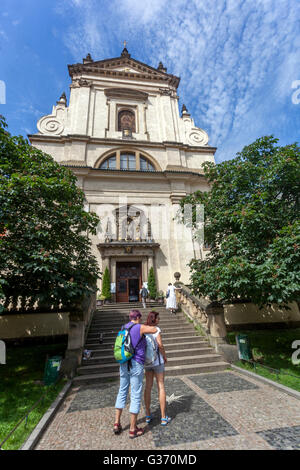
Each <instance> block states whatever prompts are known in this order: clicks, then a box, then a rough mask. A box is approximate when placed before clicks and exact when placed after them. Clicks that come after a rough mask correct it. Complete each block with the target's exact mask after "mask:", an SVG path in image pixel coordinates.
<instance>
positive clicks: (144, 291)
mask: <svg viewBox="0 0 300 470" xmlns="http://www.w3.org/2000/svg"><path fill="white" fill-rule="evenodd" d="M140 295H141V298H142V302H143V308H146V299H147V297H148V289H147V287H146V286H145V284H143V287H142V288H141V290H140Z"/></svg>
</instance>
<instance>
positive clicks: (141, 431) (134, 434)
mask: <svg viewBox="0 0 300 470" xmlns="http://www.w3.org/2000/svg"><path fill="white" fill-rule="evenodd" d="M144 432H145V430H144V429H143V428H136V429H135V430H134V431H129V438H130V439H134V438H135V437H139V436H142V435H143V434H144Z"/></svg>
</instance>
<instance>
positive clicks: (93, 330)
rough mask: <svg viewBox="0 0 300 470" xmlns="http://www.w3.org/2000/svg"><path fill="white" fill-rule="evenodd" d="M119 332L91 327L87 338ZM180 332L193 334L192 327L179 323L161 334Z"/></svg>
mask: <svg viewBox="0 0 300 470" xmlns="http://www.w3.org/2000/svg"><path fill="white" fill-rule="evenodd" d="M119 331H120V327H118V328H116V327H110V328H108V327H107V328H101V327H98V326H97V327H94V326H93V325H91V327H90V329H89V336H94V335H95V336H98V335H99V334H100V333H103V334H104V335H107V334H109V333H113V334H114V335H117V334H118V332H119ZM181 331H190V332H191V333H194V332H195V329H194V327H192V326H191V325H189V324H188V323H187V324H186V323H181V324H178V325H172V326H168V327H167V328H162V334H163V335H164V334H165V333H176V332H178V333H179V334H180V332H181Z"/></svg>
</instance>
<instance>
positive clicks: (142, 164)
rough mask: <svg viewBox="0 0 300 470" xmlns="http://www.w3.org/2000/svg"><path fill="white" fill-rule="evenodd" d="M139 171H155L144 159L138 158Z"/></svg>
mask: <svg viewBox="0 0 300 470" xmlns="http://www.w3.org/2000/svg"><path fill="white" fill-rule="evenodd" d="M140 169H141V170H142V171H155V168H154V166H153V165H152V163H150V162H149V160H148V159H147V158H145V157H140Z"/></svg>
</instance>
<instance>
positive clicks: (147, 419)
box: [146, 415, 153, 424]
mask: <svg viewBox="0 0 300 470" xmlns="http://www.w3.org/2000/svg"><path fill="white" fill-rule="evenodd" d="M152 420H153V416H152V415H149V416H146V423H147V424H149V423H151V421H152Z"/></svg>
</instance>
